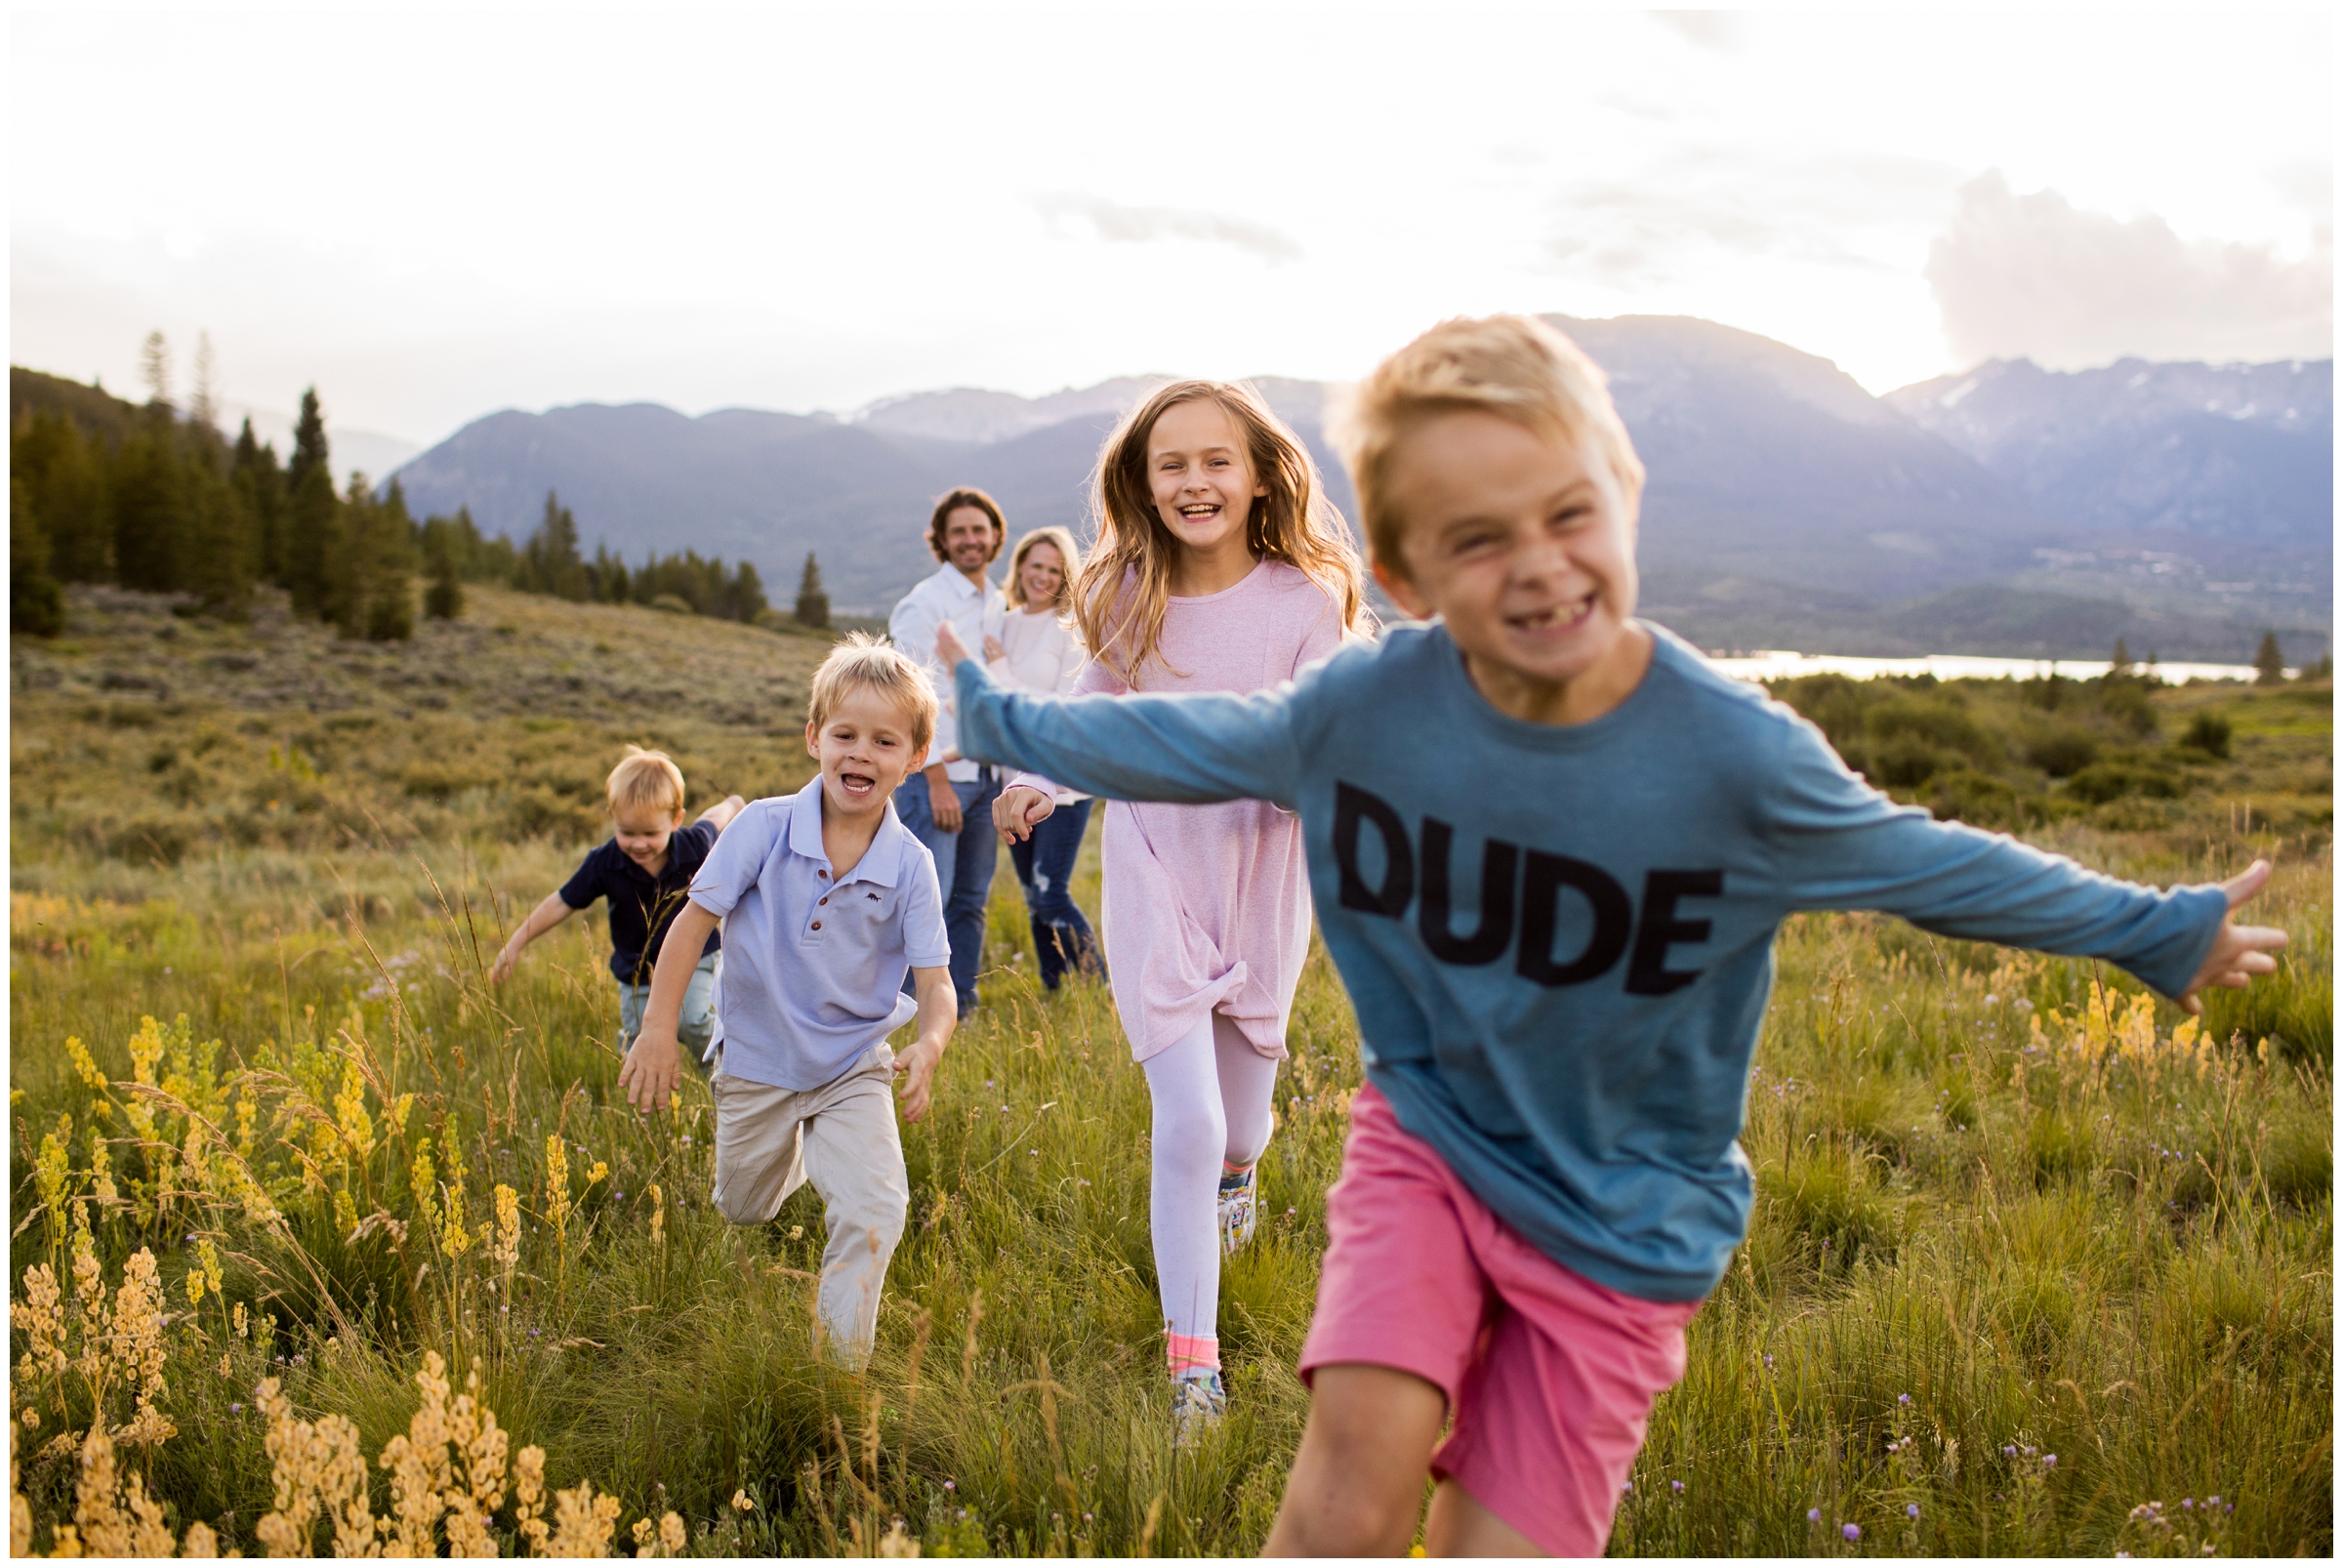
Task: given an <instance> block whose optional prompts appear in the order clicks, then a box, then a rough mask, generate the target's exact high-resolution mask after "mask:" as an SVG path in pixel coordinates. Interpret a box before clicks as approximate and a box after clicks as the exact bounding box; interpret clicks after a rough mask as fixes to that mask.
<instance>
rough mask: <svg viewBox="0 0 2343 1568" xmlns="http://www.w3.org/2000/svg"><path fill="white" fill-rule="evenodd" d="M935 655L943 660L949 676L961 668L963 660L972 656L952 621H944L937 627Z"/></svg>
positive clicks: (946, 673)
mask: <svg viewBox="0 0 2343 1568" xmlns="http://www.w3.org/2000/svg"><path fill="white" fill-rule="evenodd" d="M935 656H936V658H937V659H939V660H941V661H942V663H943V666H944V674H945V675H947V676H949V675H950V674H951V673H952V672H953V671H955V670H957V669H959V668H960V661H961V660H963V659H966V658H968V657H969V656H970V655H969V653H968V645H967V644H966V642H963V641H962V640H960V634H959V633H958V632H955V631H953V630H952V623H951V622H950V621H945V622H943V623H942V624H940V625H939V626H937V627H936V629H935Z"/></svg>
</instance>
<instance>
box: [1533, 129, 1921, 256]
mask: <svg viewBox="0 0 2343 1568" xmlns="http://www.w3.org/2000/svg"><path fill="white" fill-rule="evenodd" d="M1955 178H1956V175H1955V172H1954V171H1953V170H1952V169H1950V168H1948V167H1946V166H1945V165H1942V164H1937V163H1932V162H1928V161H1926V160H1922V159H1915V158H1901V157H1891V156H1883V155H1874V154H1849V155H1840V156H1829V157H1819V158H1804V159H1797V160H1793V161H1786V162H1777V161H1768V160H1763V159H1755V158H1751V157H1748V156H1746V155H1744V154H1742V153H1740V152H1737V151H1734V150H1730V149H1702V150H1689V149H1688V150H1685V151H1681V152H1677V153H1675V154H1672V155H1670V156H1669V157H1667V158H1665V159H1663V160H1660V161H1658V162H1656V163H1654V164H1652V165H1650V166H1649V167H1647V168H1645V169H1644V170H1642V171H1641V172H1639V173H1638V174H1637V175H1636V176H1635V177H1634V178H1633V179H1629V180H1616V179H1614V180H1582V181H1578V182H1576V183H1574V184H1572V185H1569V186H1564V187H1563V188H1562V189H1561V190H1560V191H1559V192H1558V193H1557V194H1556V197H1555V202H1554V211H1555V217H1556V227H1555V231H1554V234H1553V237H1552V238H1551V239H1549V240H1548V241H1547V243H1546V253H1547V254H1548V255H1549V256H1551V257H1552V258H1553V259H1554V260H1555V261H1556V262H1558V263H1560V264H1561V267H1562V270H1563V271H1564V272H1566V273H1568V274H1570V275H1572V276H1576V277H1583V278H1586V279H1588V280H1590V281H1593V282H1596V283H1600V284H1603V285H1605V286H1606V287H1610V288H1616V289H1625V290H1632V289H1638V288H1643V287H1648V286H1650V285H1653V284H1657V283H1664V282H1667V281H1669V280H1670V279H1673V278H1677V277H1680V276H1682V275H1684V274H1686V273H1688V272H1691V271H1695V270H1699V269H1702V268H1706V267H1708V266H1709V265H1711V264H1712V263H1713V262H1714V261H1715V260H1716V257H1717V255H1718V254H1719V253H1722V254H1723V255H1725V256H1727V257H1731V258H1747V257H1753V256H1786V257H1789V258H1792V259H1795V260H1798V261H1804V262H1809V263H1814V264H1817V265H1822V266H1832V267H1856V268H1877V267H1879V266H1881V265H1882V264H1881V263H1880V262H1878V261H1877V260H1875V259H1874V258H1873V257H1870V256H1869V255H1866V254H1865V253H1864V252H1863V250H1862V249H1861V248H1859V247H1858V246H1857V245H1856V244H1855V243H1853V242H1852V241H1853V240H1854V238H1855V237H1856V236H1857V235H1858V234H1860V233H1861V232H1862V231H1863V230H1865V229H1867V228H1869V227H1872V226H1875V225H1878V224H1880V223H1882V222H1888V223H1893V222H1896V221H1899V220H1902V221H1906V222H1909V221H1911V220H1913V219H1916V218H1918V217H1919V216H1920V215H1921V214H1922V213H1931V214H1932V213H1934V212H1936V211H1941V210H1942V203H1943V201H1944V198H1945V193H1946V192H1947V191H1948V190H1949V189H1951V188H1952V186H1953V180H1954V179H1955Z"/></svg>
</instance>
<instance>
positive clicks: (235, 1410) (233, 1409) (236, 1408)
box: [227, 1405, 244, 1416]
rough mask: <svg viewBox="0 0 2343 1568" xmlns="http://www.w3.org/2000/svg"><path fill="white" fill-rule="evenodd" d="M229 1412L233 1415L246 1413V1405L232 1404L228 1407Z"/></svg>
mask: <svg viewBox="0 0 2343 1568" xmlns="http://www.w3.org/2000/svg"><path fill="white" fill-rule="evenodd" d="M227 1413H228V1414H229V1415H231V1416H241V1415H243V1414H244V1407H243V1406H242V1405H230V1406H228V1407H227Z"/></svg>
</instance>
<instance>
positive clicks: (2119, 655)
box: [2107, 638, 2131, 675]
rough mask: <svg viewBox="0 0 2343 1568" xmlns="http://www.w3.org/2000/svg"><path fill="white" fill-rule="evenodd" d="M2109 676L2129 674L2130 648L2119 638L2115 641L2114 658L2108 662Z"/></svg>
mask: <svg viewBox="0 0 2343 1568" xmlns="http://www.w3.org/2000/svg"><path fill="white" fill-rule="evenodd" d="M2107 673H2108V674H2109V675H2129V674H2131V648H2130V646H2129V645H2128V644H2126V643H2125V642H2124V640H2122V639H2121V638H2117V639H2116V656H2115V657H2114V658H2113V659H2111V660H2109V661H2108V671H2107Z"/></svg>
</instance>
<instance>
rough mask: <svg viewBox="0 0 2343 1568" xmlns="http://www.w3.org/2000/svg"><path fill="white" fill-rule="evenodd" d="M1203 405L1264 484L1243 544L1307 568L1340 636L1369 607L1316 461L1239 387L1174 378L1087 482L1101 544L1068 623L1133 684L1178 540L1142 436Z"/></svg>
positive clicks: (1106, 451)
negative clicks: (1223, 424)
mask: <svg viewBox="0 0 2343 1568" xmlns="http://www.w3.org/2000/svg"><path fill="white" fill-rule="evenodd" d="M1207 400H1210V401H1212V402H1214V403H1217V404H1218V405H1219V406H1220V408H1221V409H1222V411H1223V412H1225V413H1226V414H1227V415H1228V417H1229V418H1230V419H1231V420H1233V421H1235V422H1236V426H1237V429H1238V430H1239V431H1240V432H1241V433H1243V435H1244V438H1245V450H1246V456H1247V460H1248V466H1249V467H1251V468H1252V470H1253V477H1254V482H1255V483H1258V484H1262V485H1265V486H1267V487H1268V493H1267V494H1266V495H1261V496H1255V497H1254V498H1253V505H1252V506H1251V507H1250V508H1248V509H1247V512H1246V516H1245V543H1246V544H1247V546H1248V547H1250V548H1251V549H1252V551H1253V553H1254V555H1256V556H1259V557H1264V558H1265V559H1269V560H1282V561H1284V562H1285V563H1286V564H1287V565H1289V566H1293V567H1295V568H1297V569H1299V570H1300V571H1301V572H1303V573H1305V574H1306V575H1307V576H1308V577H1309V578H1310V580H1311V581H1313V582H1315V583H1316V584H1317V585H1318V586H1319V588H1320V589H1322V590H1323V591H1324V592H1325V594H1326V597H1327V598H1329V599H1331V600H1332V601H1333V602H1334V603H1335V605H1336V607H1337V608H1338V609H1339V610H1340V612H1341V616H1342V629H1343V630H1344V631H1345V632H1351V631H1356V630H1358V627H1359V617H1360V613H1361V611H1362V609H1363V608H1364V605H1365V594H1364V584H1363V582H1362V580H1361V577H1362V574H1361V572H1360V568H1359V553H1358V551H1357V550H1355V549H1353V548H1352V546H1351V542H1350V529H1349V527H1348V526H1347V525H1346V524H1345V523H1344V522H1343V520H1342V514H1341V513H1339V512H1337V511H1336V510H1335V507H1334V504H1333V503H1332V502H1330V501H1329V500H1327V498H1326V488H1325V485H1324V483H1323V482H1322V481H1321V480H1320V479H1319V477H1318V465H1317V464H1316V463H1314V462H1312V461H1311V459H1310V453H1309V449H1308V448H1307V447H1305V446H1303V445H1302V444H1301V440H1300V438H1299V437H1298V436H1296V435H1295V433H1293V432H1292V431H1291V430H1289V429H1287V428H1286V424H1285V422H1284V421H1283V420H1281V419H1279V418H1278V417H1277V416H1276V415H1275V414H1273V413H1271V412H1270V411H1269V405H1268V403H1266V402H1265V401H1263V400H1262V398H1261V394H1260V393H1259V392H1255V391H1254V389H1253V388H1251V387H1249V386H1247V385H1245V384H1244V383H1243V382H1226V381H1175V382H1172V384H1171V385H1169V386H1167V387H1162V388H1159V389H1158V390H1157V391H1156V392H1155V393H1154V395H1152V396H1150V397H1148V398H1146V399H1145V400H1144V401H1142V402H1141V403H1140V404H1139V405H1138V406H1137V407H1135V408H1133V409H1132V410H1131V411H1130V413H1129V414H1127V415H1125V416H1124V419H1123V423H1122V424H1121V425H1119V426H1117V427H1116V429H1115V433H1113V434H1112V435H1110V436H1108V437H1107V439H1106V445H1105V446H1104V447H1102V448H1101V449H1100V450H1099V453H1098V469H1097V473H1096V474H1095V475H1094V476H1093V477H1092V480H1091V486H1092V489H1091V507H1092V510H1093V511H1094V513H1095V514H1096V522H1097V526H1098V542H1097V544H1096V545H1095V546H1093V547H1092V549H1091V551H1090V558H1089V562H1088V563H1087V564H1085V565H1084V567H1083V569H1082V581H1081V582H1080V583H1079V584H1078V585H1076V587H1075V590H1074V618H1075V620H1076V622H1077V623H1078V624H1079V625H1080V626H1081V628H1082V640H1083V641H1084V642H1086V643H1088V644H1089V647H1090V649H1091V650H1092V652H1093V653H1095V654H1096V655H1098V656H1100V657H1103V658H1105V659H1106V660H1107V662H1108V666H1109V668H1111V669H1113V670H1114V671H1115V672H1116V673H1117V674H1119V675H1120V676H1122V678H1123V680H1124V681H1125V682H1126V683H1128V684H1130V685H1133V686H1135V685H1137V684H1138V675H1139V671H1140V669H1141V668H1142V667H1143V666H1144V665H1145V664H1146V663H1147V661H1148V660H1149V659H1151V658H1156V657H1158V655H1159V651H1160V648H1161V644H1162V641H1163V636H1164V611H1165V609H1166V607H1167V604H1168V602H1169V601H1170V599H1171V597H1172V558H1173V557H1174V555H1175V554H1176V551H1177V545H1178V538H1177V536H1176V535H1174V534H1173V533H1172V530H1171V529H1170V528H1168V527H1166V526H1165V525H1164V519H1163V518H1162V517H1161V516H1158V515H1157V513H1156V510H1155V491H1154V488H1153V486H1152V485H1151V484H1150V482H1149V479H1148V474H1147V440H1148V437H1149V436H1151V435H1153V434H1154V433H1155V427H1156V422H1157V421H1158V420H1161V419H1162V418H1163V417H1164V415H1165V414H1167V413H1168V412H1170V411H1171V410H1172V409H1173V408H1176V407H1178V406H1179V405H1180V404H1182V403H1193V402H1203V401H1207ZM1126 577H1129V578H1131V579H1132V580H1133V582H1134V590H1135V591H1133V592H1130V593H1126V592H1125V591H1124V586H1123V585H1124V579H1125V578H1126ZM1110 621H1111V622H1112V623H1113V624H1111V625H1110V624H1109V622H1110Z"/></svg>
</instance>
